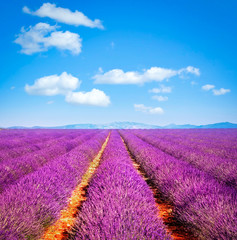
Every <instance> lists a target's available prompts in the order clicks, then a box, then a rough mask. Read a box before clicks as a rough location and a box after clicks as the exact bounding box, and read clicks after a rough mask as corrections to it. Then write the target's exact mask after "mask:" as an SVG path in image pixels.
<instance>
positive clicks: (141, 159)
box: [0, 129, 237, 240]
mask: <svg viewBox="0 0 237 240" xmlns="http://www.w3.org/2000/svg"><path fill="white" fill-rule="evenodd" d="M236 229H237V129H212V130H211V129H200V130H198V129H192V130H191V129H190V130H189V129H186V130H180V129H176V130H168V129H163V130H44V129H43V130H42V129H41V130H1V131H0V239H2V240H5V239H7V240H8V239H9V240H15V239H16V240H17V239H93V240H96V239H122V240H123V239H127V240H128V239H224V240H230V239H237V230H236Z"/></svg>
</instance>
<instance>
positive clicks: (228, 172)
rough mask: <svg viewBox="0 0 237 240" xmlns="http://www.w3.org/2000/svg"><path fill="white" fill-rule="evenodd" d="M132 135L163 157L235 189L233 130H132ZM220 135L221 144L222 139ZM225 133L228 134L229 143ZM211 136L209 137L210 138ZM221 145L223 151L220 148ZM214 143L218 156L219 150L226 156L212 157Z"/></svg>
mask: <svg viewBox="0 0 237 240" xmlns="http://www.w3.org/2000/svg"><path fill="white" fill-rule="evenodd" d="M199 131H200V130H199ZM133 133H134V134H135V135H137V136H138V137H140V138H141V139H143V140H145V141H147V142H149V143H150V144H152V145H153V146H155V147H157V148H158V149H160V150H162V151H164V152H166V153H167V154H170V155H172V156H173V157H175V158H178V159H180V160H183V161H186V162H189V163H190V164H192V165H194V166H195V167H197V168H198V169H200V170H203V171H205V172H207V173H208V174H209V175H211V176H213V177H214V178H216V179H218V180H219V181H220V182H224V183H225V184H227V185H228V186H232V187H233V188H235V189H237V157H236V155H235V154H236V153H235V149H236V148H237V147H236V146H237V130H230V129H227V130H220V129H219V130H212V131H211V130H206V131H205V130H202V131H201V133H200V132H198V131H197V130H196V131H194V130H182V131H181V130H179V131H177V130H167V131H157V130H155V131H151V130H150V131H149V130H145V131H141V130H135V131H133ZM211 133H212V134H211ZM222 133H223V138H224V139H225V141H223V139H222ZM225 133H229V140H228V136H227V134H225ZM205 134H207V135H205ZM212 135H213V138H211V136H212ZM192 136H193V137H192ZM191 139H192V140H191ZM189 142H190V144H189ZM192 142H193V144H192ZM223 142H224V143H225V144H224V146H225V150H223V148H224V146H223V147H222V145H221V143H223ZM218 144H219V145H220V146H219V147H218V151H219V153H220V152H222V151H223V152H222V155H223V156H224V155H225V156H226V157H223V156H222V157H221V156H220V155H221V154H215V153H216V152H217V150H216V148H217V147H216V146H218ZM228 153H229V156H228ZM218 155H219V156H218Z"/></svg>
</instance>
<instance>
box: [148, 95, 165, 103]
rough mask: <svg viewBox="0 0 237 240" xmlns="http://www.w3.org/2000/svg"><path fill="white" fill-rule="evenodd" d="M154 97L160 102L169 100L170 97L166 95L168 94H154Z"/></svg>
mask: <svg viewBox="0 0 237 240" xmlns="http://www.w3.org/2000/svg"><path fill="white" fill-rule="evenodd" d="M152 99H154V100H157V101H159V102H164V101H167V100H168V97H166V96H157V95H156V96H153V97H152Z"/></svg>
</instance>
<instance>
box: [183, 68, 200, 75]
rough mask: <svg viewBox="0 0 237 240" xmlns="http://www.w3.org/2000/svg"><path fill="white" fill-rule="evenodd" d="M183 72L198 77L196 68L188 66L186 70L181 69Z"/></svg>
mask: <svg viewBox="0 0 237 240" xmlns="http://www.w3.org/2000/svg"><path fill="white" fill-rule="evenodd" d="M183 72H188V73H191V74H194V75H196V76H200V70H199V69H198V68H195V67H192V66H188V67H187V68H183Z"/></svg>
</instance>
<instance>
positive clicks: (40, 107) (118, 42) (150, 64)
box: [0, 0, 237, 127]
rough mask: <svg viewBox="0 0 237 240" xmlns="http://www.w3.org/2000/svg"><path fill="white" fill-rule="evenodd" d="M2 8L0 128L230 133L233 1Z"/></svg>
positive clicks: (236, 18) (235, 50)
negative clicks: (143, 126)
mask: <svg viewBox="0 0 237 240" xmlns="http://www.w3.org/2000/svg"><path fill="white" fill-rule="evenodd" d="M10 2H11V3H9V2H6V1H1V3H0V9H1V15H0V21H1V38H0V43H1V44H0V48H1V56H0V63H1V72H0V91H1V92H0V93H1V94H0V102H1V104H0V116H1V117H0V127H8V126H19V125H21V126H35V125H40V126H58V125H65V124H75V123H109V122H114V121H133V122H141V123H148V124H155V125H161V126H163V125H167V124H170V123H176V124H186V123H189V124H208V123H216V122H223V121H229V122H233V123H237V108H236V105H237V94H236V91H237V61H236V55H237V44H236V43H237V12H236V11H237V1H235V0H229V1H216V0H215V1H214V0H213V1H212V0H210V1H205V0H199V1H184V0H183V1H182V0H181V1H175V0H173V1H169V0H168V1H155V0H153V1H151V0H146V1H139V0H138V1H128V0H126V1H124V0H119V1H117V0H115V1H103V0H100V1H96V0H95V1H80V0H75V1H73V0H69V1H62V0H57V1H50V2H48V1H39V0H34V1H32V0H21V1H19V0H11V1H10Z"/></svg>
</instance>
